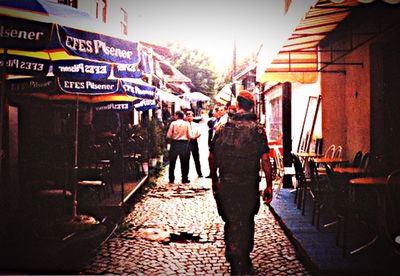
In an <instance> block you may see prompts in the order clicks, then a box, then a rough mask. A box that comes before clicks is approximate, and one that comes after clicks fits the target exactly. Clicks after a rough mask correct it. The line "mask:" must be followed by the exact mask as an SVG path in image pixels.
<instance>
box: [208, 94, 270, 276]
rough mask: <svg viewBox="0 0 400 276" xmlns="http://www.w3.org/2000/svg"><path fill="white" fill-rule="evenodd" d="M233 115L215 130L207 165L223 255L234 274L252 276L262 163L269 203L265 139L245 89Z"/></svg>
mask: <svg viewBox="0 0 400 276" xmlns="http://www.w3.org/2000/svg"><path fill="white" fill-rule="evenodd" d="M236 105H237V112H236V113H235V114H234V115H233V116H232V118H230V119H229V120H228V122H227V123H226V124H224V125H222V126H220V127H219V129H217V130H216V133H215V136H214V138H213V140H212V142H211V147H210V156H209V165H210V174H211V178H212V187H213V193H214V198H215V200H216V204H217V208H218V213H219V214H220V216H221V217H222V219H223V220H224V222H225V227H224V240H225V256H226V259H227V261H228V262H229V263H230V265H231V273H232V274H251V273H252V263H251V259H250V252H251V251H252V250H253V245H254V216H255V215H256V214H257V212H258V210H259V208H260V190H259V182H260V180H261V178H260V160H261V165H262V169H263V171H264V172H265V175H266V181H267V188H266V189H265V191H263V192H262V197H263V199H264V201H265V202H266V203H267V204H269V203H270V202H271V200H272V175H271V163H270V159H269V147H268V140H267V136H266V133H265V130H264V128H263V127H262V125H260V124H259V123H258V122H257V116H256V114H254V113H253V112H252V109H253V107H254V97H253V94H252V93H250V92H248V91H246V90H244V91H241V92H240V93H239V95H238V96H237V100H236Z"/></svg>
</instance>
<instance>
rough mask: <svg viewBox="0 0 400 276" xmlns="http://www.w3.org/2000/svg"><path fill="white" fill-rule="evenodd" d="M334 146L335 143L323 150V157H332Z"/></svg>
mask: <svg viewBox="0 0 400 276" xmlns="http://www.w3.org/2000/svg"><path fill="white" fill-rule="evenodd" d="M335 149H336V146H335V145H333V144H332V145H330V146H329V147H328V148H327V149H326V151H325V157H333V154H334V153H335Z"/></svg>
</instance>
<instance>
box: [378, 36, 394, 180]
mask: <svg viewBox="0 0 400 276" xmlns="http://www.w3.org/2000/svg"><path fill="white" fill-rule="evenodd" d="M399 36H400V30H397V32H396V34H391V36H390V40H388V41H385V42H384V43H379V45H374V47H373V48H371V68H372V70H371V88H372V89H371V152H372V153H373V154H374V155H376V156H381V157H382V164H381V165H382V166H383V167H382V169H383V172H384V173H389V172H390V171H392V170H394V169H396V168H399V167H400V147H399V145H398V143H399V140H400V124H399V122H400V107H399V104H400V101H399V99H400V94H399V93H400V82H399V80H400V70H399V69H398V68H399V65H400V52H399V50H398V48H399V45H400V39H399ZM375 73H376V74H375ZM376 165H379V164H376Z"/></svg>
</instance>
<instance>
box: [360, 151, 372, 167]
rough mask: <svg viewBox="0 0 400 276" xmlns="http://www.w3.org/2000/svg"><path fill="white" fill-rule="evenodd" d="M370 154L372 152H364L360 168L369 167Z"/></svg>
mask: <svg viewBox="0 0 400 276" xmlns="http://www.w3.org/2000/svg"><path fill="white" fill-rule="evenodd" d="M370 155H371V153H370V152H366V153H365V154H364V156H363V157H362V159H361V163H360V168H365V169H367V168H368V165H369V157H370Z"/></svg>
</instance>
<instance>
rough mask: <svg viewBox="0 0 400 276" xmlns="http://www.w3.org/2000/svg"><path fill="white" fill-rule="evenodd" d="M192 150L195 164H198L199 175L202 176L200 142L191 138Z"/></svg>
mask: <svg viewBox="0 0 400 276" xmlns="http://www.w3.org/2000/svg"><path fill="white" fill-rule="evenodd" d="M189 144H190V152H191V153H192V156H193V160H194V164H195V166H196V172H197V175H198V176H202V175H203V174H202V173H201V165H200V154H199V143H198V142H197V139H196V140H190V142H189Z"/></svg>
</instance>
